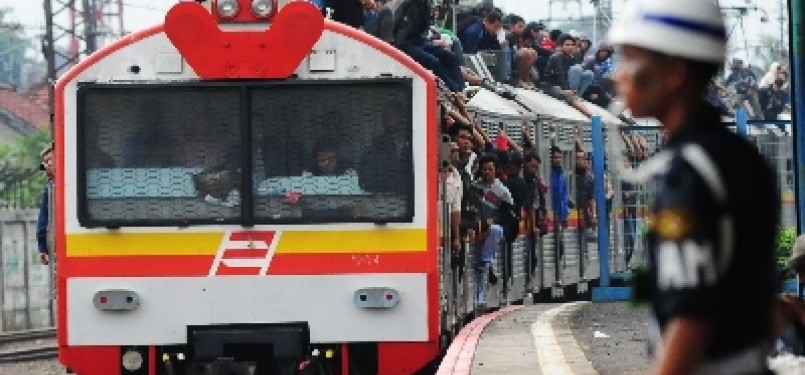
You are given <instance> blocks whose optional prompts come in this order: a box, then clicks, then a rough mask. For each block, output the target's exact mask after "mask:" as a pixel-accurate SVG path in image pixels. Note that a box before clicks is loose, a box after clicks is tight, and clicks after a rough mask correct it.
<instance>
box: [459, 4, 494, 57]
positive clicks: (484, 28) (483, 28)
mask: <svg viewBox="0 0 805 375" xmlns="http://www.w3.org/2000/svg"><path fill="white" fill-rule="evenodd" d="M502 28H503V17H502V16H501V15H500V13H498V12H491V13H489V14H487V15H486V17H484V19H483V21H481V20H480V19H479V20H477V21H475V22H474V23H472V24H470V25H469V26H467V27H466V28H465V29H464V30H461V31H460V32H459V34H458V38H459V40H461V45H462V46H463V47H464V53H469V54H474V53H478V51H484V50H495V51H496V50H500V49H501V46H500V42H499V41H498V33H499V32H500V30H501V29H502Z"/></svg>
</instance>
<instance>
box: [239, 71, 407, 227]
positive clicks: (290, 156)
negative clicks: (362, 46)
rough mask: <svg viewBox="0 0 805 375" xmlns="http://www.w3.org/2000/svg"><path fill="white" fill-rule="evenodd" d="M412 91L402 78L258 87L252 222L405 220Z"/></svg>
mask: <svg viewBox="0 0 805 375" xmlns="http://www.w3.org/2000/svg"><path fill="white" fill-rule="evenodd" d="M410 93H411V91H410V86H407V85H402V84H401V83H400V82H399V81H395V82H393V83H391V84H389V83H364V84H342V85H339V84H325V85H320V84H316V85H314V84H308V85H282V86H276V87H267V88H264V89H255V90H254V92H253V93H252V96H251V98H252V103H251V108H252V116H251V117H252V121H251V124H252V142H253V145H252V149H253V154H254V161H253V163H252V168H253V171H252V176H253V178H254V190H253V194H254V198H253V202H254V217H255V220H256V221H257V222H297V221H301V222H353V221H370V222H401V221H410V219H411V218H412V217H413V162H412V158H413V148H412V142H411V141H412V123H411V104H410V99H409V98H410ZM298 103H304V105H301V106H300V105H299V104H298Z"/></svg>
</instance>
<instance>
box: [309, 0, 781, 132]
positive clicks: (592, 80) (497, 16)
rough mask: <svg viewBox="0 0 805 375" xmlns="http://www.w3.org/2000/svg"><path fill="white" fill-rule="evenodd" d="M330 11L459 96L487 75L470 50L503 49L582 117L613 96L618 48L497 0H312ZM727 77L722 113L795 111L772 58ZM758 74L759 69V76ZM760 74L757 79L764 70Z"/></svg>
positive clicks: (773, 116) (523, 74)
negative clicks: (474, 69)
mask: <svg viewBox="0 0 805 375" xmlns="http://www.w3.org/2000/svg"><path fill="white" fill-rule="evenodd" d="M313 2H314V3H316V4H317V5H319V6H320V7H322V8H323V9H329V12H328V14H329V16H331V17H332V18H333V19H334V20H336V21H339V22H343V23H345V24H347V25H350V26H353V27H355V28H359V29H363V30H365V31H366V32H368V33H370V34H373V35H375V36H377V37H379V38H381V39H383V40H385V41H387V42H389V43H390V44H392V45H394V46H395V47H397V48H399V49H400V50H401V51H403V52H405V53H406V54H408V55H409V56H411V57H412V58H413V59H414V60H416V61H417V62H419V63H420V64H422V66H424V67H425V68H427V69H429V70H431V71H433V72H434V74H435V75H437V76H438V77H439V78H440V79H441V80H442V81H443V82H444V83H445V84H446V85H447V87H449V88H450V90H451V91H453V92H454V93H455V94H456V95H457V96H458V97H459V98H460V99H463V100H466V97H465V96H464V91H465V89H466V88H467V85H479V84H482V83H483V79H482V78H481V77H478V76H476V75H474V74H472V73H471V72H469V71H468V70H467V69H466V68H465V67H464V66H463V65H464V55H465V54H475V53H478V52H483V51H487V52H489V51H504V52H505V55H506V56H507V58H508V59H509V60H510V61H511V75H510V80H509V81H508V82H505V83H510V84H512V85H514V86H516V87H525V88H533V89H539V90H542V91H543V92H545V93H547V94H549V95H551V96H554V97H556V98H559V99H563V100H566V101H567V102H568V103H569V104H570V105H572V106H573V107H574V108H576V109H577V110H579V111H580V112H582V113H583V114H585V115H587V116H588V117H589V116H590V111H589V109H588V108H586V107H585V105H584V103H583V102H582V101H580V100H578V99H579V98H583V99H585V100H587V101H589V102H591V103H593V104H596V105H598V106H601V107H604V108H606V107H607V106H608V105H609V104H610V102H611V101H612V99H613V97H614V85H613V81H612V79H611V75H612V73H613V71H614V66H613V61H614V60H613V55H614V53H615V52H614V49H613V48H612V47H611V46H609V45H608V44H607V43H606V42H605V41H602V42H599V43H598V44H597V45H596V46H592V45H591V41H590V38H588V36H587V35H586V34H584V33H582V32H578V31H575V30H570V31H567V32H565V31H562V30H558V29H550V30H549V28H548V27H546V25H544V24H543V23H541V22H537V21H528V20H525V19H523V17H520V16H518V15H516V14H504V13H503V12H502V10H501V9H499V8H495V7H494V6H493V3H492V2H491V1H482V2H480V3H479V4H478V5H476V6H474V7H472V8H466V7H459V8H458V9H459V10H458V11H456V13H457V14H456V15H455V19H456V25H455V27H453V25H452V23H453V19H454V16H453V14H452V12H453V10H454V8H453V7H452V6H451V4H450V3H451V2H450V1H449V0H441V1H439V0H437V1H434V2H432V1H431V0H313ZM729 70H730V71H729V75H728V76H727V78H726V79H722V80H714V81H713V82H712V83H711V85H710V89H709V94H708V98H709V99H710V101H711V102H713V104H715V105H716V106H717V107H719V108H720V109H721V112H722V114H723V115H724V116H727V117H733V116H734V115H735V110H736V109H738V108H741V107H743V108H746V109H747V111H748V113H749V115H750V118H752V119H755V120H778V119H779V118H780V115H781V114H783V113H788V112H789V111H790V106H789V101H790V88H789V86H790V74H789V70H788V67H787V65H785V64H782V63H778V62H772V63H771V64H770V66H769V68H768V71H767V72H765V73H763V72H760V71H758V70H757V69H756V68H753V67H752V66H747V65H745V64H744V62H743V61H742V60H740V59H737V58H736V59H734V60H733V63H732V64H731V66H730V67H729ZM756 72H757V73H758V74H756ZM760 74H762V78H761V79H758V78H757V77H758V75H760Z"/></svg>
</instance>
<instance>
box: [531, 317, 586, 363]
mask: <svg viewBox="0 0 805 375" xmlns="http://www.w3.org/2000/svg"><path fill="white" fill-rule="evenodd" d="M575 305H576V304H573V303H572V304H562V305H560V306H557V307H554V308H552V309H550V310H548V311H546V312H544V313H542V314H540V316H539V318H537V321H536V322H534V323H533V324H532V325H531V334H532V335H533V336H534V345H536V348H537V355H538V357H539V367H540V369H541V371H542V373H543V374H550V375H574V373H573V370H572V369H571V368H570V365H568V363H567V360H566V359H565V354H564V352H562V347H561V346H560V345H559V342H558V341H557V340H556V335H554V332H553V327H552V325H551V324H552V322H553V320H554V317H556V315H559V314H561V313H562V312H564V311H565V310H566V309H569V308H572V307H575Z"/></svg>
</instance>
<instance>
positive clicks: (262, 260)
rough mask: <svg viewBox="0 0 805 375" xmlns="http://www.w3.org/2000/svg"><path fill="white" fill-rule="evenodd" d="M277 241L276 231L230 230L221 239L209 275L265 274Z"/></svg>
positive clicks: (277, 234)
mask: <svg viewBox="0 0 805 375" xmlns="http://www.w3.org/2000/svg"><path fill="white" fill-rule="evenodd" d="M278 243H279V233H277V232H263V231H259V232H258V231H242V232H232V233H230V234H229V235H228V236H227V237H226V239H224V240H223V241H221V246H220V247H219V248H218V252H217V253H216V254H215V259H214V260H213V262H212V267H210V274H209V276H223V275H241V276H265V275H266V274H267V273H268V267H269V266H270V265H271V259H272V258H273V257H274V251H275V250H276V247H277V244H278Z"/></svg>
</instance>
